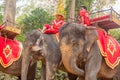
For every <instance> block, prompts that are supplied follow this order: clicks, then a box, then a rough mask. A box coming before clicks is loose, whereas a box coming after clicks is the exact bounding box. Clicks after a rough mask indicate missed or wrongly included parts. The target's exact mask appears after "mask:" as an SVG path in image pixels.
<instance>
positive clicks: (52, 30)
mask: <svg viewBox="0 0 120 80" xmlns="http://www.w3.org/2000/svg"><path fill="white" fill-rule="evenodd" d="M63 24H64V16H63V15H61V14H56V19H55V20H53V22H52V25H49V24H45V25H44V26H43V29H42V30H41V29H39V30H40V31H41V32H42V33H44V34H56V35H57V36H58V34H59V33H58V32H59V29H60V28H61V27H62V25H63ZM39 42H40V38H38V39H37V41H36V44H35V45H34V46H33V47H32V50H33V51H37V50H39Z"/></svg>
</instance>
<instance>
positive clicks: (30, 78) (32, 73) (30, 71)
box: [27, 62, 37, 80]
mask: <svg viewBox="0 0 120 80" xmlns="http://www.w3.org/2000/svg"><path fill="white" fill-rule="evenodd" d="M36 67H37V62H36V63H34V64H32V65H30V66H29V68H28V75H27V80H34V79H35V73H36Z"/></svg>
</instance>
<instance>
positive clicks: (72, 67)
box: [60, 45, 84, 76]
mask: <svg viewBox="0 0 120 80" xmlns="http://www.w3.org/2000/svg"><path fill="white" fill-rule="evenodd" d="M60 49H61V52H62V61H63V64H64V66H65V68H66V69H67V70H68V71H69V72H70V73H72V74H75V75H78V76H84V70H82V69H80V68H78V66H77V61H76V60H77V56H76V55H75V54H73V53H71V52H70V51H71V50H70V46H65V45H64V46H63V45H62V46H61V47H60Z"/></svg>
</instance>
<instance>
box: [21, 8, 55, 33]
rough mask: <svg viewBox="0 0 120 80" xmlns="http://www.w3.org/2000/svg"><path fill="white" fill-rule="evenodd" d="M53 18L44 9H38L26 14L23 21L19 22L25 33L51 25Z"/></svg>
mask: <svg viewBox="0 0 120 80" xmlns="http://www.w3.org/2000/svg"><path fill="white" fill-rule="evenodd" d="M51 20H53V18H52V16H51V15H50V14H49V13H48V12H46V11H44V9H40V8H36V9H35V10H33V11H31V13H30V14H24V17H23V19H21V21H20V22H19V24H21V25H22V26H23V27H22V29H23V33H25V32H28V31H29V30H33V29H37V28H42V27H43V25H44V24H45V23H51Z"/></svg>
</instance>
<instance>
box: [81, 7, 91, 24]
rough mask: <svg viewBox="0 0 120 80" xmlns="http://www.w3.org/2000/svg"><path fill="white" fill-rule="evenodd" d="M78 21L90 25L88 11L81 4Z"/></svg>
mask: <svg viewBox="0 0 120 80" xmlns="http://www.w3.org/2000/svg"><path fill="white" fill-rule="evenodd" d="M79 23H80V24H84V25H85V26H89V25H90V19H89V13H88V11H87V8H86V7H85V6H81V9H80V11H79Z"/></svg>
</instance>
